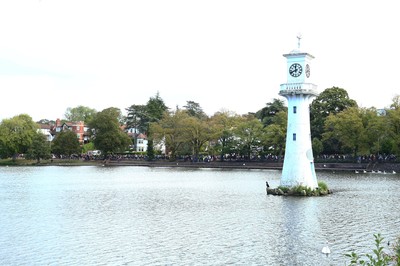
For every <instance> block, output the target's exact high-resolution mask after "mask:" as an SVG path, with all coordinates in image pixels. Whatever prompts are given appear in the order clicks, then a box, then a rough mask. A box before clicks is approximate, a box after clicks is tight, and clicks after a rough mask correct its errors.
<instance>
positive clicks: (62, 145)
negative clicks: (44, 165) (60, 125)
mask: <svg viewBox="0 0 400 266" xmlns="http://www.w3.org/2000/svg"><path fill="white" fill-rule="evenodd" d="M52 151H53V153H54V154H56V155H67V156H71V155H72V154H80V152H81V148H80V146H79V140H78V138H77V137H76V134H75V133H74V132H72V131H70V130H64V131H61V132H60V133H59V134H58V135H57V136H56V137H55V139H54V140H53V147H52Z"/></svg>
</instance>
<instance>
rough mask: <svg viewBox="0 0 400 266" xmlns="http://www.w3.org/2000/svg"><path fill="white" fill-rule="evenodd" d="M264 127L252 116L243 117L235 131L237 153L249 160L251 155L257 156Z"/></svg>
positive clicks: (262, 138)
mask: <svg viewBox="0 0 400 266" xmlns="http://www.w3.org/2000/svg"><path fill="white" fill-rule="evenodd" d="M263 128H264V125H263V124H262V123H261V122H260V121H259V120H258V119H257V118H255V117H254V116H253V117H251V116H249V117H244V118H243V121H242V122H241V123H240V124H238V126H237V128H236V129H235V135H236V137H237V139H236V142H237V145H238V149H239V153H240V154H241V155H244V156H245V158H247V159H251V155H255V154H258V150H259V148H260V147H262V146H263V144H264V143H263V140H264V136H265V134H264V130H263Z"/></svg>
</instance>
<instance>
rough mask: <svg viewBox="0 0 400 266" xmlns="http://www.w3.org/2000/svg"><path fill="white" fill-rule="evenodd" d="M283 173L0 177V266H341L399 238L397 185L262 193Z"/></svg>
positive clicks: (366, 182)
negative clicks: (377, 237)
mask: <svg viewBox="0 0 400 266" xmlns="http://www.w3.org/2000/svg"><path fill="white" fill-rule="evenodd" d="M280 173H281V171H278V170H218V169H183V168H182V169H180V168H147V167H101V166H98V167H97V166H79V167H65V166H64V167H63V166H47V167H1V168H0V264H1V265H344V264H345V262H347V261H348V259H347V258H346V257H345V256H344V253H347V252H350V251H352V250H356V251H357V252H368V251H370V250H371V249H372V248H373V247H374V238H373V234H374V233H381V234H382V235H383V236H384V237H385V241H389V240H390V241H393V240H394V239H395V238H396V237H397V236H400V230H399V228H400V204H399V203H400V175H397V174H385V175H384V174H355V173H349V172H341V173H332V172H327V171H326V172H324V171H322V172H318V171H317V177H318V180H323V181H325V182H326V183H327V184H328V186H329V187H330V188H331V189H332V190H333V191H334V193H333V194H331V195H329V196H326V197H312V198H304V197H278V196H272V195H266V191H265V181H268V182H269V183H270V185H271V186H272V187H276V186H278V185H279V179H280ZM326 243H328V245H329V247H330V249H331V252H332V253H331V254H330V256H328V257H326V256H325V255H324V254H322V253H321V249H322V247H323V246H325V245H326ZM385 243H386V242H385ZM385 245H386V244H385Z"/></svg>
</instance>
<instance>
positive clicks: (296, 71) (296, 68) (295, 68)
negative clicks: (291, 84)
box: [289, 63, 303, 78]
mask: <svg viewBox="0 0 400 266" xmlns="http://www.w3.org/2000/svg"><path fill="white" fill-rule="evenodd" d="M302 72H303V68H302V67H301V65H300V64H298V63H294V64H292V65H291V66H290V67H289V74H290V75H291V76H292V77H295V78H297V77H298V76H300V75H301V73H302Z"/></svg>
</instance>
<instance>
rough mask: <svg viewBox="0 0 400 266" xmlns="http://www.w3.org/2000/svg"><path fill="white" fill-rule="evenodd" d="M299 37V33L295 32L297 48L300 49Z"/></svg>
mask: <svg viewBox="0 0 400 266" xmlns="http://www.w3.org/2000/svg"><path fill="white" fill-rule="evenodd" d="M301 37H302V35H301V33H298V34H297V48H298V49H300V40H301Z"/></svg>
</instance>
